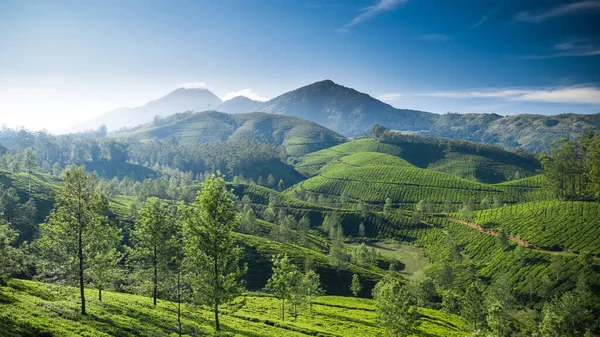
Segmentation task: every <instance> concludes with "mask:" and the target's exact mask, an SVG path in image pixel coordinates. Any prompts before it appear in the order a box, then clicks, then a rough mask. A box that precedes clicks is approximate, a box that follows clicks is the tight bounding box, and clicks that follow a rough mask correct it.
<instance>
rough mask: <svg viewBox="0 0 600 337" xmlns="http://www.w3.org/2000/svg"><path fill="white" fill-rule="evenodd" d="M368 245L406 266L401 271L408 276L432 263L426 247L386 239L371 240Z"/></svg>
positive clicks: (353, 245)
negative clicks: (426, 253) (426, 254)
mask: <svg viewBox="0 0 600 337" xmlns="http://www.w3.org/2000/svg"><path fill="white" fill-rule="evenodd" d="M350 246H351V247H355V246H358V244H357V243H353V244H350ZM367 246H368V247H372V248H374V249H375V251H376V252H377V253H379V254H381V255H382V256H385V257H388V258H390V259H393V260H396V261H398V262H400V263H401V264H402V265H403V266H404V269H402V272H401V273H402V274H404V275H406V276H412V275H414V274H415V273H418V272H421V271H423V269H425V268H426V267H427V266H429V264H430V263H429V259H428V258H427V256H425V251H424V249H422V248H420V247H418V246H415V245H412V244H407V243H401V242H396V241H391V240H386V241H377V242H369V243H368V244H367Z"/></svg>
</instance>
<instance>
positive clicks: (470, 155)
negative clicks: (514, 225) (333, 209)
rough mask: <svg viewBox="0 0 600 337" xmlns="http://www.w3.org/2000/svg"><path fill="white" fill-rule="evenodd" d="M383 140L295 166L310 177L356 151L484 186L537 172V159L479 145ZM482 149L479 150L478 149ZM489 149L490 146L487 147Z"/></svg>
mask: <svg viewBox="0 0 600 337" xmlns="http://www.w3.org/2000/svg"><path fill="white" fill-rule="evenodd" d="M382 139H383V140H382V141H378V140H376V139H372V138H364V139H357V140H354V141H351V142H347V143H344V144H340V145H337V146H334V147H331V148H328V149H324V150H321V151H317V152H313V153H309V154H307V155H305V156H303V157H302V158H300V160H298V161H297V162H296V164H295V168H296V170H298V171H299V172H300V173H302V174H304V175H307V176H312V175H314V174H316V173H317V172H318V171H319V170H320V169H321V168H322V167H323V166H325V165H326V164H327V163H330V162H333V161H335V160H337V159H340V158H341V157H343V156H346V155H350V154H353V153H358V152H379V153H384V154H388V155H392V156H396V157H400V158H402V159H404V160H406V161H407V162H409V163H410V164H412V165H414V166H417V167H420V168H427V169H430V170H433V171H438V172H444V173H449V174H452V175H455V176H458V177H461V178H466V179H469V180H474V181H479V182H483V183H500V182H505V181H508V180H513V179H515V178H517V179H518V178H524V177H528V176H532V175H534V174H535V173H536V171H537V170H539V169H540V167H541V166H540V164H539V162H537V160H535V159H532V158H529V157H522V156H519V155H516V154H514V153H511V152H508V151H505V150H502V149H499V148H495V147H490V150H488V151H485V150H486V148H485V147H484V146H483V145H481V144H479V145H477V144H475V143H470V142H462V141H456V140H450V139H434V140H433V141H432V139H430V138H427V137H419V136H400V135H393V136H385V138H382ZM479 146H481V147H483V149H484V150H483V151H482V149H480V148H478V147H479ZM488 147H489V146H488Z"/></svg>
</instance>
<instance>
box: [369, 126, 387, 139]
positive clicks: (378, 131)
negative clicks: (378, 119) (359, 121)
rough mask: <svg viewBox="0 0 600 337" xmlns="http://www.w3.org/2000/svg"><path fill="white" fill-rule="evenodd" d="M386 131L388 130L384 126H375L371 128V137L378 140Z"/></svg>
mask: <svg viewBox="0 0 600 337" xmlns="http://www.w3.org/2000/svg"><path fill="white" fill-rule="evenodd" d="M385 130H386V129H385V127H384V126H383V125H379V124H375V125H373V126H372V127H371V137H372V138H375V139H378V138H379V137H381V135H383V132H384V131H385Z"/></svg>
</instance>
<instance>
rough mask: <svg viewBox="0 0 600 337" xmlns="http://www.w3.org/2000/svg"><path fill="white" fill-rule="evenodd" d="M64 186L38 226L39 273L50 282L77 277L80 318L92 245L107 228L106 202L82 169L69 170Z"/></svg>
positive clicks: (83, 307) (84, 312) (65, 173)
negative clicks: (48, 278) (52, 207)
mask: <svg viewBox="0 0 600 337" xmlns="http://www.w3.org/2000/svg"><path fill="white" fill-rule="evenodd" d="M63 179H64V183H63V184H62V186H61V188H60V189H59V190H58V192H57V193H56V202H55V204H54V209H53V210H52V211H51V212H50V215H49V216H48V218H47V219H46V222H45V223H44V224H41V225H40V234H41V235H40V238H39V239H38V241H37V244H36V247H37V248H38V252H39V253H40V256H41V257H42V259H41V260H40V266H39V269H40V271H41V273H42V274H44V275H46V276H49V277H51V278H53V279H57V278H62V279H66V280H70V279H71V278H73V276H75V275H76V276H77V279H78V281H79V291H80V297H81V314H83V315H85V314H86V311H85V291H84V286H85V271H86V269H87V268H88V267H89V266H90V264H92V263H93V262H94V261H93V260H92V257H93V256H92V255H93V254H94V250H95V248H94V245H92V243H93V242H94V241H95V240H96V239H97V237H98V236H99V233H102V232H103V231H104V230H105V229H106V228H107V226H109V222H108V218H107V216H106V214H108V201H107V200H106V198H104V197H103V196H102V195H100V194H99V193H98V192H96V189H95V183H94V181H93V180H92V177H91V175H89V174H86V173H85V170H84V167H83V166H80V167H76V166H72V167H69V168H68V169H67V170H66V171H65V172H64V174H63Z"/></svg>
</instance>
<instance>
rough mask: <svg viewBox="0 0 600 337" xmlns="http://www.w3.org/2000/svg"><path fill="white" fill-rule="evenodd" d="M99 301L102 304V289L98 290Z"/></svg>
mask: <svg viewBox="0 0 600 337" xmlns="http://www.w3.org/2000/svg"><path fill="white" fill-rule="evenodd" d="M98 301H100V302H102V288H98Z"/></svg>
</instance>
